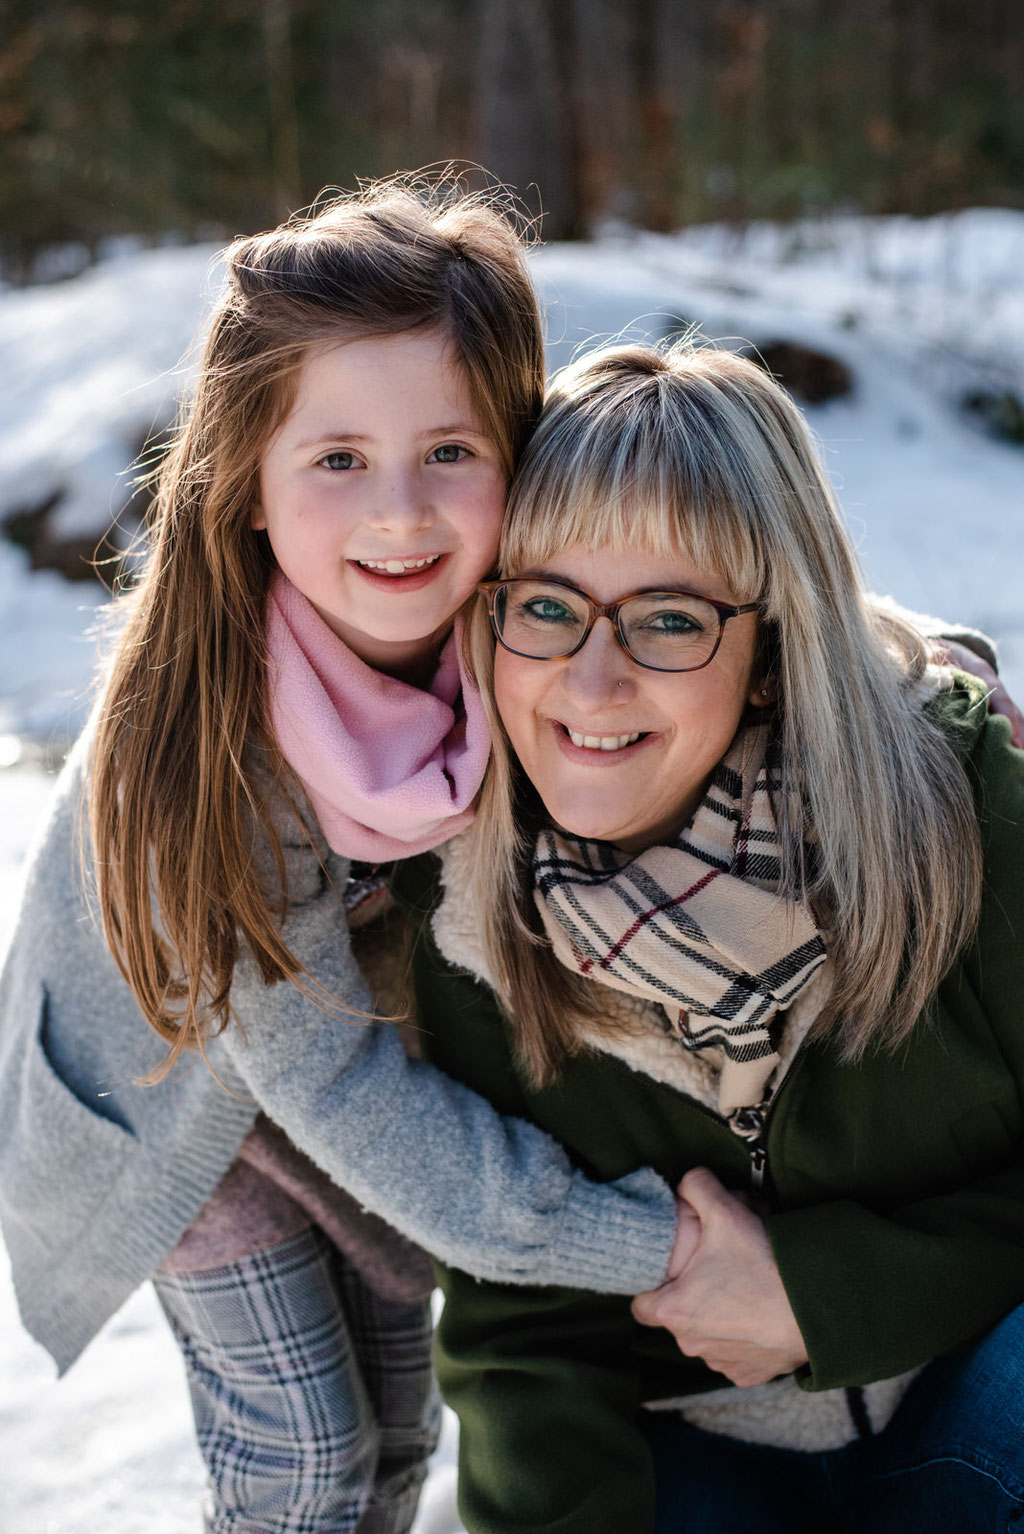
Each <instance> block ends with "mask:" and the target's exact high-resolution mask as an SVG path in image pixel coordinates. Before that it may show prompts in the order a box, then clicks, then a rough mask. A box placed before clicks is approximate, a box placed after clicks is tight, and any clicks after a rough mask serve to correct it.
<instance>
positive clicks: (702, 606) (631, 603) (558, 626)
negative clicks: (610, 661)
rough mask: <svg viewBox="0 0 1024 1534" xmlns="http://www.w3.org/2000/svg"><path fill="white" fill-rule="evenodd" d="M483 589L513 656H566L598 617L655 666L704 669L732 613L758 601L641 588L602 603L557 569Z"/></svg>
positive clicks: (752, 608)
mask: <svg viewBox="0 0 1024 1534" xmlns="http://www.w3.org/2000/svg"><path fill="white" fill-rule="evenodd" d="M477 590H478V591H481V592H483V594H484V595H485V596H486V598H487V611H488V612H489V613H490V615H491V625H492V627H493V629H494V633H495V636H496V638H497V640H498V643H499V644H500V645H503V646H504V648H505V649H506V650H511V652H512V654H513V655H525V656H527V657H528V658H529V659H530V660H564V659H566V658H567V657H568V656H570V655H575V654H576V651H577V650H579V649H581V648H582V647H583V645H584V644H586V641H587V637H588V635H589V634H590V630H591V629H592V628H593V627H594V624H595V623H596V622H597V620H598V618H608V619H609V620H610V621H611V623H612V625H613V626H614V628H615V633H616V635H617V636H618V641H619V643H620V644H621V646H622V648H623V649H624V650H625V652H626V654H627V655H628V656H629V657H630V658H631V659H632V660H635V661H636V663H637V665H638V666H646V667H647V669H648V670H649V671H699V670H700V669H701V667H702V666H706V665H707V664H708V663H709V662H710V661H712V660H714V657H715V651H716V650H717V649H718V646H719V645H720V643H721V641H722V630H723V629H724V627H725V625H726V623H727V622H728V620H729V619H730V618H736V617H738V616H739V614H740V613H752V612H756V611H757V608H758V605H759V604H758V603H757V602H745V603H743V605H742V606H739V607H736V606H731V605H730V604H729V603H727V602H712V601H711V599H710V598H709V597H701V596H697V595H695V593H693V592H690V591H638V592H637V593H636V594H635V596H628V597H621V598H620V599H619V601H618V602H608V603H601V602H595V601H594V599H593V597H591V596H588V595H587V593H586V592H585V591H580V590H579V589H578V588H577V587H576V586H570V585H569V583H568V582H567V581H560V580H557V579H555V578H554V577H553V576H551V577H544V578H541V577H539V576H533V575H520V576H516V577H515V578H514V579H513V580H508V581H483V582H482V583H481V584H480V585H479V586H478V587H477Z"/></svg>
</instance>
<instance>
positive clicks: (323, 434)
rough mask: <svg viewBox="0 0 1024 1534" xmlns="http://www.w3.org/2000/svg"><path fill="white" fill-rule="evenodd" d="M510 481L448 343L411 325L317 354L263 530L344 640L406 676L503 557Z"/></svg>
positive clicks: (267, 477)
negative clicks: (501, 549) (497, 555)
mask: <svg viewBox="0 0 1024 1534" xmlns="http://www.w3.org/2000/svg"><path fill="white" fill-rule="evenodd" d="M505 490H506V477H505V472H504V469H503V467H502V463H501V456H500V453H499V451H498V448H497V445H496V444H495V442H493V441H492V439H491V438H490V437H489V436H487V435H486V433H485V431H484V428H483V425H482V424H481V422H480V419H479V417H478V416H477V413H476V411H475V409H474V407H473V404H472V400H471V397H470V393H469V388H468V385H467V382H466V378H465V376H464V373H463V370H462V368H461V366H460V365H459V363H458V362H457V361H456V360H455V358H454V356H453V355H452V352H451V348H450V345H449V343H448V340H447V338H446V337H445V336H444V335H443V334H442V333H440V332H438V331H409V332H406V333H404V334H402V335H397V336H387V337H374V338H371V339H363V340H355V341H345V342H342V343H340V344H339V345H336V346H326V347H322V348H317V349H315V350H313V351H311V352H310V354H309V356H308V357H307V359H306V361H305V363H304V365H303V367H302V371H301V374H300V377H299V383H298V391H297V394H296V398H295V403H294V405H293V407H292V410H291V413H290V414H289V416H288V417H287V419H286V420H285V422H284V424H283V425H282V426H281V428H280V429H279V431H278V432H277V434H276V436H274V437H273V438H272V439H271V442H270V444H269V446H268V447H267V449H266V452H265V453H264V456H263V462H262V464H261V467H260V505H259V507H258V509H257V511H256V513H255V514H254V517H253V523H252V525H253V526H254V527H256V528H265V529H266V532H267V535H268V537H269V539H270V543H271V547H272V548H273V551H274V557H275V559H276V560H277V563H278V565H279V566H280V568H281V570H283V572H284V574H285V575H286V576H287V577H288V579H289V580H290V581H291V582H292V584H293V585H294V586H296V587H297V588H298V590H299V591H301V592H302V594H303V596H305V597H306V598H308V600H309V601H310V602H312V604H313V606H314V607H315V608H316V609H317V611H318V612H319V614H320V616H321V617H322V618H323V619H324V621H325V622H326V623H328V624H329V625H330V627H331V628H332V629H333V630H334V632H335V633H336V634H337V635H338V636H339V638H341V639H343V640H344V641H345V643H346V644H347V645H348V646H349V648H350V649H351V650H353V651H354V652H355V653H356V654H357V655H358V656H360V658H361V659H362V660H364V661H366V662H367V663H368V664H369V665H371V666H373V667H375V668H376V669H377V670H379V671H385V672H391V673H395V674H398V673H401V672H406V671H415V670H416V669H417V666H418V665H419V664H420V663H422V662H423V661H424V660H425V659H427V658H428V657H429V656H431V655H432V654H433V650H434V645H435V642H436V640H437V638H438V637H439V636H440V635H441V634H443V632H444V631H445V629H446V628H447V627H448V625H449V624H450V623H451V621H452V618H453V617H454V616H455V614H456V612H457V611H458V609H459V608H460V607H461V606H462V604H463V602H465V601H466V599H467V597H469V596H470V595H471V593H472V591H473V588H474V587H475V585H476V583H477V582H478V581H479V580H482V579H483V577H484V575H486V573H487V571H488V570H489V569H490V568H491V566H492V565H493V563H494V557H495V553H496V550H497V546H498V534H499V532H500V528H501V518H502V512H503V510H504V504H505Z"/></svg>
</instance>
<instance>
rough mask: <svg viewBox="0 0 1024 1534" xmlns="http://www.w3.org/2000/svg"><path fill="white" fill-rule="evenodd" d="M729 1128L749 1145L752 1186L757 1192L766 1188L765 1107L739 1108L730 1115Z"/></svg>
mask: <svg viewBox="0 0 1024 1534" xmlns="http://www.w3.org/2000/svg"><path fill="white" fill-rule="evenodd" d="M729 1128H730V1129H731V1130H732V1132H733V1134H734V1135H736V1136H737V1137H738V1138H739V1139H741V1140H742V1141H743V1143H744V1145H745V1146H746V1147H747V1155H748V1156H749V1157H750V1187H751V1191H752V1192H753V1193H755V1194H757V1193H761V1192H762V1191H763V1189H764V1180H765V1177H766V1175H767V1172H768V1147H767V1145H766V1144H765V1133H764V1131H765V1114H764V1108H763V1107H762V1106H758V1107H755V1108H737V1109H736V1110H735V1112H734V1113H731V1114H730V1115H729Z"/></svg>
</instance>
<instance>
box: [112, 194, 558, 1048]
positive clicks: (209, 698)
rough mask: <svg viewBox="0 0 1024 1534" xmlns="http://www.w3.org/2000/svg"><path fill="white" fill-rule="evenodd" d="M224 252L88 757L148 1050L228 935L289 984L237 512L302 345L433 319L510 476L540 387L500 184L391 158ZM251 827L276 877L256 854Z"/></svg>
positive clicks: (257, 632)
mask: <svg viewBox="0 0 1024 1534" xmlns="http://www.w3.org/2000/svg"><path fill="white" fill-rule="evenodd" d="M225 267H226V283H225V287H224V290H223V293H222V295H221V297H220V299H219V301H218V302H217V304H216V306H215V308H214V311H213V314H212V318H211V321H210V324H209V329H208V333H207V338H206V342H205V349H204V351H203V355H202V360H201V365H200V369H199V379H198V386H197V389H196V392H195V398H194V400H193V401H192V403H191V404H190V405H188V406H187V407H185V408H184V410H183V414H182V419H181V422H180V427H179V430H178V432H177V434H176V438H175V441H174V444H173V446H172V449H171V451H170V453H169V455H168V456H167V458H166V460H165V462H164V464H163V467H162V469H161V470H160V473H159V478H158V482H157V494H156V501H155V521H154V526H153V529H152V540H151V550H150V553H149V558H148V563H147V567H146V571H145V575H144V577H143V579H142V581H141V584H140V585H139V586H138V588H137V589H136V590H135V591H134V592H132V593H131V594H130V596H129V597H128V598H127V599H125V600H126V602H127V606H128V610H129V616H128V619H127V623H126V626H125V629H124V632H123V637H122V639H121V641H120V644H119V647H118V650H117V653H116V656H115V658H114V661H113V667H112V671H111V674H110V677H109V681H108V683H107V685H106V689H105V693H104V696H103V699H102V703H101V709H100V717H99V725H98V729H97V731H96V736H95V740H94V744H93V747H92V758H91V794H90V830H91V834H92V841H93V852H94V857H95V867H96V871H97V880H98V896H99V909H100V915H101V918H102V923H103V929H104V933H105V935H106V938H107V940H108V942H109V944H110V947H111V949H112V951H113V953H114V955H115V957H116V959H117V961H118V963H119V965H120V967H121V970H122V972H123V974H124V976H125V978H126V980H127V981H128V983H129V985H130V986H131V987H132V989H133V991H134V992H135V995H136V997H137V998H138V1002H139V1005H140V1007H141V1009H142V1011H143V1013H144V1014H145V1016H146V1018H147V1019H148V1021H149V1022H150V1024H151V1025H152V1026H153V1027H154V1028H155V1029H156V1031H157V1032H158V1033H159V1034H160V1035H161V1036H162V1037H163V1038H164V1039H166V1040H167V1041H168V1043H169V1045H170V1046H171V1047H170V1050H169V1053H168V1056H167V1059H166V1061H165V1067H166V1068H169V1067H170V1065H171V1064H172V1063H173V1061H174V1060H175V1059H176V1058H177V1057H178V1055H179V1054H180V1053H181V1052H182V1050H184V1049H186V1048H188V1047H193V1046H199V1047H202V1045H203V1043H204V1040H205V1039H206V1038H207V1037H208V1036H209V1035H210V1034H211V1033H212V1032H217V1031H220V1029H221V1028H223V1027H224V1026H225V1025H226V1024H227V1022H228V1020H229V1017H230V995H229V993H230V986H231V977H232V972H233V970H234V966H235V963H236V960H237V957H238V954H239V951H240V945H243V944H244V945H247V946H248V948H249V949H250V950H251V951H252V953H253V955H254V957H255V960H256V963H257V964H258V966H259V969H260V972H261V974H262V976H263V979H264V980H265V981H266V982H267V983H268V984H270V983H271V982H274V981H277V980H280V979H283V978H288V979H293V980H296V983H301V982H300V981H299V979H298V977H300V976H301V966H300V965H299V963H298V961H297V959H296V958H295V956H294V955H293V954H292V953H291V952H290V950H289V948H288V947H287V945H286V943H285V941H284V939H283V937H282V934H281V922H282V919H283V916H284V914H285V911H286V908H287V890H286V888H285V879H284V860H283V855H282V850H281V844H280V839H279V837H278V835H277V833H276V831H275V829H274V825H273V823H272V816H271V814H270V812H269V810H268V808H267V806H266V804H265V803H264V802H263V798H264V796H263V795H262V794H261V793H260V791H259V789H258V787H257V785H256V784H255V783H254V781H253V777H252V772H251V770H250V769H251V767H252V763H253V762H254V761H263V762H266V763H269V765H270V769H271V776H272V778H274V779H276V780H277V781H278V783H279V784H281V785H284V784H286V781H287V774H286V773H285V771H284V768H283V765H282V762H281V760H280V757H279V754H278V753H277V751H276V748H275V745H274V742H273V741H272V739H271V738H270V737H269V735H268V731H267V726H266V716H265V698H264V671H265V664H264V662H265V655H264V605H265V599H266V592H267V585H268V580H269V577H270V574H271V571H272V569H273V559H272V556H271V553H270V549H269V544H268V542H267V538H266V535H265V534H264V533H256V532H253V531H252V530H251V519H252V515H253V511H254V509H255V507H256V505H257V498H258V494H259V470H260V461H261V457H262V455H263V452H264V450H265V448H266V446H267V444H268V442H269V441H270V439H271V437H272V436H273V434H274V432H275V431H276V429H277V428H278V426H279V425H280V424H281V422H282V420H283V419H284V417H285V416H286V414H287V412H288V410H289V409H290V407H291V404H292V401H293V398H294V392H295V387H296V382H297V378H298V374H299V370H300V368H301V366H302V363H303V361H304V359H305V357H306V355H307V354H308V352H309V350H310V348H311V347H315V346H318V345H326V344H335V343H338V342H340V341H345V340H347V339H352V338H355V337H371V336H390V335H396V334H401V333H404V332H406V331H411V330H420V329H430V328H433V329H436V330H438V331H440V332H442V333H443V334H444V335H445V336H446V337H447V338H448V340H449V342H450V345H451V347H452V349H453V352H454V355H455V356H456V357H457V358H458V360H459V362H460V364H461V366H462V367H463V369H464V370H465V375H466V379H467V381H468V385H469V388H470V391H471V394H472V397H473V401H474V404H475V406H476V409H477V411H478V413H479V416H480V419H481V420H482V422H483V423H484V425H485V428H486V430H487V431H488V433H489V434H490V435H491V436H492V438H493V440H494V441H495V442H496V444H497V445H498V448H499V450H500V452H501V455H502V458H503V461H504V464H505V467H506V469H507V471H508V472H509V473H510V474H511V472H512V470H513V468H514V466H515V463H516V460H517V458H518V456H519V453H520V451H521V448H522V446H523V443H524V441H525V440H526V437H527V436H528V434H529V432H530V430H531V429H532V427H533V425H534V422H535V420H536V417H537V414H538V412H539V409H540V404H541V400H542V395H543V387H544V366H543V343H542V333H541V324H540V316H539V312H538V306H537V301H536V298H535V295H534V291H533V288H532V285H531V282H530V277H529V273H528V271H527V268H526V262H525V253H524V247H523V241H522V238H521V235H520V233H519V232H518V230H517V227H516V224H515V219H514V210H512V209H511V208H510V206H509V203H508V199H507V198H506V197H499V196H494V195H487V194H478V195H466V194H463V193H461V192H460V191H459V189H458V186H457V185H456V184H455V183H454V182H453V181H452V180H451V179H450V178H448V179H445V178H439V179H438V180H437V181H435V182H433V183H431V182H425V181H423V180H422V179H417V178H412V177H406V178H396V179H393V180H390V181H388V182H383V183H377V184H375V185H371V186H368V187H367V188H365V189H364V190H363V191H361V192H359V193H357V194H354V195H351V196H340V197H337V198H335V199H334V200H332V201H330V202H327V203H325V204H323V205H322V206H320V207H319V208H318V209H317V210H316V211H315V212H314V213H313V214H312V215H311V216H307V217H296V218H294V219H291V220H289V221H288V222H287V223H285V224H283V225H282V226H281V227H280V228H278V229H275V230H273V231H272V232H270V233H267V234H261V235H256V236H254V237H251V238H243V239H239V240H237V241H236V242H235V243H234V244H233V245H232V246H231V247H230V248H229V249H228V250H227V252H226V255H225ZM292 802H293V803H294V802H295V801H294V799H293V801H292ZM261 835H265V836H266V839H267V841H268V843H269V846H270V848H271V853H272V862H273V863H275V864H276V868H277V882H278V884H279V885H280V889H279V891H278V892H277V893H274V894H271V893H268V891H267V890H266V888H264V881H262V880H261V878H260V877H259V874H258V872H257V867H256V862H255V860H254V852H255V849H256V848H257V846H258V844H259V842H260V838H261ZM314 981H315V977H314Z"/></svg>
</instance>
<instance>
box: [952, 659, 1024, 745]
mask: <svg viewBox="0 0 1024 1534" xmlns="http://www.w3.org/2000/svg"><path fill="white" fill-rule="evenodd" d="M931 652H932V660H933V662H934V664H935V665H937V666H956V667H957V668H958V669H959V670H960V671H966V672H967V673H968V674H969V675H970V676H976V677H978V678H979V679H980V680H981V681H983V682H984V683H985V685H986V687H987V688H988V711H989V713H990V714H1005V716H1006V718H1007V719H1009V721H1010V740H1011V741H1012V742H1013V744H1014V745H1015V746H1017V747H1018V748H1019V749H1020V750H1024V714H1022V713H1021V711H1020V709H1019V708H1018V707H1017V705H1016V703H1014V701H1013V699H1012V698H1011V697H1010V694H1009V693H1008V692H1007V690H1006V688H1005V687H1004V686H1003V684H1002V682H1001V681H1000V680H999V677H998V676H997V675H996V673H995V672H994V671H993V670H992V667H991V666H990V665H989V664H988V662H987V661H984V660H982V658H981V656H980V655H975V653H974V651H973V650H969V649H968V648H967V646H966V645H962V644H957V642H956V641H955V640H953V639H941V640H937V641H933V642H932V644H931Z"/></svg>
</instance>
